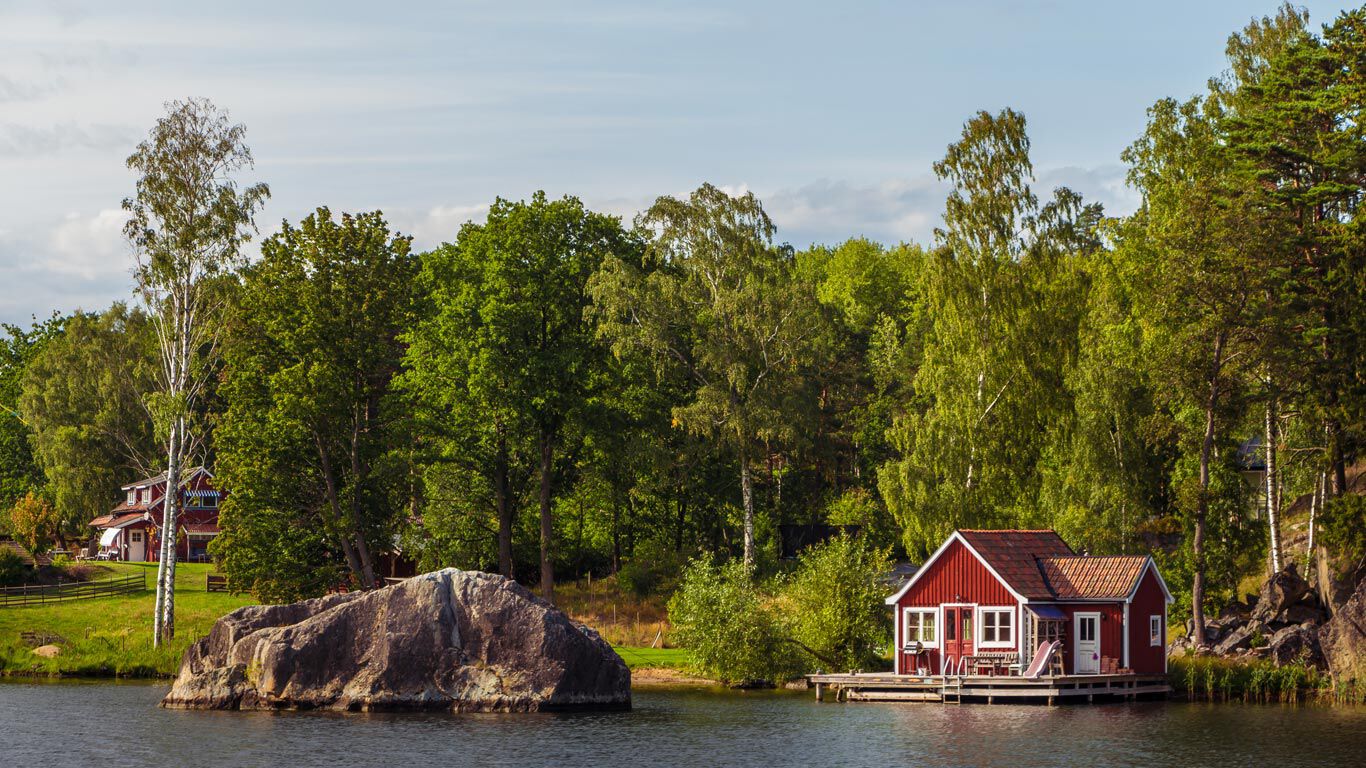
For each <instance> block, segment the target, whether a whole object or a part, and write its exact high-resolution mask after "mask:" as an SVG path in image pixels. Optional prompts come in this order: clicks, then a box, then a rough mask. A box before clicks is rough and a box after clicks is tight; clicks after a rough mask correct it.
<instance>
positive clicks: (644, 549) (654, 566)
mask: <svg viewBox="0 0 1366 768" xmlns="http://www.w3.org/2000/svg"><path fill="white" fill-rule="evenodd" d="M687 563H688V558H687V556H686V555H684V554H682V553H681V552H678V551H676V550H674V548H673V547H671V546H668V545H666V544H658V543H654V542H651V543H649V544H645V545H643V546H640V547H637V548H636V551H635V554H633V555H632V556H631V559H630V560H628V561H627V562H626V563H625V564H624V565H622V566H621V570H620V571H617V583H619V584H620V585H621V587H622V589H625V590H626V591H627V592H630V593H632V594H634V595H635V596H636V597H649V596H650V595H661V594H669V593H670V592H673V591H674V590H675V589H677V588H678V579H679V576H680V575H681V574H682V571H683V568H684V566H685V565H687Z"/></svg>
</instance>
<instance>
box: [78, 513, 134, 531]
mask: <svg viewBox="0 0 1366 768" xmlns="http://www.w3.org/2000/svg"><path fill="white" fill-rule="evenodd" d="M142 514H143V513H141V512H114V513H112V514H108V515H100V516H99V517H97V518H95V519H94V520H91V521H90V525H91V526H92V527H94V528H118V527H119V526H122V525H124V524H126V523H131V522H133V521H135V520H140V519H142Z"/></svg>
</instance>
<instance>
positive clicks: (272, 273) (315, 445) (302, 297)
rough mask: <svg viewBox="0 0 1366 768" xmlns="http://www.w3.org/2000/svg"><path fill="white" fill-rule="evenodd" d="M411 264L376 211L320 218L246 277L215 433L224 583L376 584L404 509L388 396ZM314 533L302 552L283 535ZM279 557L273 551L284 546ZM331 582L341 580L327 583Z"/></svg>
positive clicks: (392, 401) (404, 426) (278, 243)
mask: <svg viewBox="0 0 1366 768" xmlns="http://www.w3.org/2000/svg"><path fill="white" fill-rule="evenodd" d="M416 273H417V264H416V259H414V258H413V257H412V256H410V255H409V240H408V238H406V237H402V236H398V235H393V234H391V233H390V231H389V228H388V226H387V225H386V224H385V222H384V219H383V217H382V216H381V215H380V214H379V213H378V212H372V213H362V214H358V215H350V214H342V216H341V217H340V220H339V221H338V220H337V219H335V218H334V217H333V215H332V212H331V211H329V210H328V209H327V208H319V209H318V210H317V211H316V212H314V213H313V214H310V215H309V216H308V217H307V218H305V219H304V220H303V221H302V222H300V223H299V225H298V226H297V227H295V226H292V225H290V224H289V223H287V222H286V223H284V224H282V227H281V230H280V232H278V233H277V234H275V235H272V236H271V237H269V238H267V239H266V240H265V242H263V243H262V244H261V260H260V261H259V262H258V263H255V264H253V265H251V266H250V267H248V268H247V269H246V270H245V271H244V272H243V281H242V288H241V291H240V295H239V300H238V306H237V308H236V311H235V312H234V319H233V323H232V333H231V334H230V335H229V336H228V344H227V345H226V347H225V368H224V372H223V390H224V394H225V396H226V398H227V400H228V403H229V406H228V410H227V412H226V413H225V414H224V415H223V423H222V426H221V428H220V430H219V433H218V434H219V443H220V446H219V466H220V473H219V474H220V477H221V478H222V480H223V484H224V488H225V490H226V491H228V494H229V495H228V499H227V500H226V501H225V503H224V508H223V512H222V522H221V526H222V528H223V535H222V537H220V538H221V542H215V547H214V551H215V554H216V555H217V556H219V557H220V558H221V560H222V562H223V567H224V570H225V572H226V573H227V575H228V577H229V578H230V579H232V580H234V581H235V582H236V583H239V584H243V585H251V586H252V589H253V590H254V591H257V592H260V593H268V594H295V593H308V592H316V591H317V590H318V589H319V588H320V587H327V586H332V584H329V583H327V579H326V577H327V576H328V575H329V574H332V573H334V572H335V570H334V569H333V568H332V566H333V565H334V563H333V562H331V561H330V558H328V549H329V548H330V549H331V551H332V552H340V553H341V559H342V561H343V562H344V564H345V568H346V569H347V572H349V575H350V579H351V582H352V583H353V584H356V585H358V586H360V587H361V588H365V589H369V588H372V587H375V586H376V585H377V584H379V582H380V579H379V574H378V573H377V571H376V562H375V561H376V557H377V554H378V552H377V550H378V549H379V547H380V546H382V545H384V544H385V543H386V542H388V541H390V540H391V539H392V532H393V531H394V529H395V527H396V525H395V518H396V516H397V515H398V514H399V513H400V512H401V511H402V510H403V509H404V508H405V507H404V503H403V502H404V499H405V498H406V497H405V496H404V494H403V490H402V489H403V486H404V484H405V483H406V481H407V474H406V469H405V467H404V465H403V456H402V452H401V451H400V452H397V453H396V452H395V451H394V450H393V449H395V448H401V447H402V446H404V445H406V444H407V442H408V440H409V437H408V414H407V408H406V406H405V405H404V404H403V402H402V401H401V400H400V399H399V398H398V397H396V395H395V393H394V386H393V380H394V377H395V376H396V375H397V374H398V371H399V367H400V364H401V361H402V356H403V345H402V343H401V342H400V340H399V335H400V334H401V333H402V332H403V330H404V329H405V328H407V327H409V325H410V324H411V323H412V320H413V299H412V296H413V282H414V278H415V276H416ZM289 528H295V529H299V530H307V529H310V528H316V529H317V530H319V531H321V532H322V536H321V537H311V538H310V537H304V538H305V540H306V541H305V542H304V543H305V544H307V546H303V547H301V548H295V547H294V546H292V545H290V546H282V545H280V544H279V543H278V541H276V540H273V538H272V537H273V535H275V534H278V533H279V532H280V531H281V530H282V529H283V530H288V529H289ZM277 548H278V549H277ZM333 584H335V582H333Z"/></svg>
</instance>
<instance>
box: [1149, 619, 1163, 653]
mask: <svg viewBox="0 0 1366 768" xmlns="http://www.w3.org/2000/svg"><path fill="white" fill-rule="evenodd" d="M1148 645H1155V646H1157V647H1159V648H1160V647H1162V617H1161V616H1149V617H1148Z"/></svg>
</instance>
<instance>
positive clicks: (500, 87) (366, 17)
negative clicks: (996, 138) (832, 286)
mask: <svg viewBox="0 0 1366 768" xmlns="http://www.w3.org/2000/svg"><path fill="white" fill-rule="evenodd" d="M188 5H190V4H187V3H159V4H158V3H144V2H137V1H136V0H120V2H118V3H85V2H74V1H73V2H66V1H63V0H49V1H48V2H25V1H24V0H0V321H4V322H27V320H28V318H29V316H30V315H33V314H38V315H40V316H42V315H46V314H47V313H48V312H50V311H51V310H53V309H57V310H62V311H70V310H72V309H76V308H85V309H101V308H103V307H105V306H107V305H108V304H109V303H110V302H112V301H114V300H116V299H123V298H127V297H128V296H129V295H130V279H129V270H130V268H131V264H132V261H131V255H130V253H129V251H128V249H127V246H126V245H125V244H124V243H123V241H122V239H121V236H120V226H121V223H122V214H121V213H120V211H119V202H120V200H122V198H123V197H124V196H126V195H128V194H129V193H130V192H131V191H132V186H133V178H132V176H131V175H130V173H129V172H128V171H127V170H126V168H125V167H124V164H123V160H124V158H126V157H127V155H128V154H129V152H130V151H131V149H132V147H133V146H134V145H135V144H136V143H137V142H138V141H139V139H140V138H141V137H142V136H143V135H145V134H146V132H147V130H148V128H149V127H150V126H151V125H152V123H153V122H155V120H156V118H157V117H158V116H159V115H160V114H161V113H162V112H163V108H162V104H163V102H165V101H167V100H169V99H174V98H183V97H186V96H206V97H208V98H210V99H212V100H213V101H214V102H215V103H217V104H218V105H219V106H220V107H223V108H226V109H228V110H229V111H230V112H231V115H232V117H233V119H234V120H236V121H239V122H243V123H245V124H246V125H247V128H248V134H247V137H248V143H249V144H250V145H251V147H252V149H253V151H254V153H255V155H256V169H255V172H254V173H253V174H252V175H251V176H250V177H247V178H248V179H250V180H257V179H259V180H264V181H266V182H268V183H269V184H270V185H271V188H272V191H273V198H272V200H271V202H270V203H269V205H268V206H267V208H266V210H265V212H264V214H263V215H262V216H261V217H260V219H259V223H260V225H261V227H262V229H263V231H264V232H269V231H271V230H273V229H275V228H276V227H277V226H278V222H279V221H280V220H281V219H282V218H287V219H290V220H295V219H298V218H300V217H301V216H303V215H305V214H306V213H308V212H309V211H310V210H312V209H313V208H314V207H316V206H318V205H324V204H325V205H328V206H330V207H331V208H332V209H333V210H334V211H338V210H369V209H374V208H379V209H382V210H383V211H385V213H386V215H387V216H388V218H389V220H390V222H391V224H392V225H394V226H395V227H396V228H398V229H400V230H401V231H403V232H405V233H408V234H412V235H414V237H415V238H416V245H417V246H418V247H419V248H425V247H430V246H432V245H436V244H438V243H440V242H442V241H443V240H448V239H450V238H452V237H453V236H454V234H455V232H456V230H457V229H458V227H459V226H460V224H461V223H462V222H464V221H466V220H468V219H470V218H479V217H481V216H482V212H483V210H484V207H485V206H486V205H487V204H488V202H489V201H491V200H492V199H493V198H494V197H495V196H502V197H508V198H521V197H526V196H528V195H530V194H531V193H532V192H534V191H535V190H537V189H545V190H546V191H547V192H548V193H550V194H551V195H561V194H575V195H578V196H579V197H581V198H582V199H583V200H584V201H585V202H586V203H587V204H588V205H589V206H590V207H593V208H596V209H599V210H604V211H608V212H611V213H615V214H618V215H621V216H624V217H626V218H628V219H629V218H630V217H631V216H632V215H633V214H634V213H635V212H636V211H638V210H640V209H641V208H642V207H644V206H646V205H648V204H649V202H650V201H651V200H653V199H654V197H656V196H658V195H661V194H685V193H687V192H688V191H689V190H691V189H693V188H695V187H696V186H697V185H698V184H699V183H701V182H703V181H710V182H712V183H714V184H717V185H720V186H723V187H725V188H728V189H732V190H740V189H748V190H753V191H754V192H755V193H757V194H758V195H759V196H760V197H761V198H762V199H763V200H764V201H765V205H766V207H767V208H768V210H769V212H770V214H771V215H772V216H773V218H774V220H775V221H776V223H777V224H778V226H779V238H780V239H782V240H785V241H788V242H791V243H793V244H794V245H797V246H799V247H804V246H806V245H808V244H810V243H812V242H837V241H840V240H843V239H845V238H847V237H849V236H852V235H866V236H868V237H873V238H876V239H880V240H884V241H888V242H895V241H898V240H910V239H913V240H920V241H928V240H929V239H930V237H931V232H932V230H933V228H934V226H935V224H936V223H937V221H938V219H939V216H940V212H941V209H942V204H943V195H944V190H943V189H942V188H941V187H940V186H939V184H938V183H937V182H936V181H935V180H934V178H933V176H932V174H931V172H930V165H931V163H933V162H934V160H936V159H938V158H939V157H940V156H941V155H942V154H943V151H944V148H945V146H947V145H948V144H949V143H950V142H952V141H953V140H954V139H955V138H956V137H957V135H958V133H959V131H960V130H961V126H962V123H963V121H964V120H965V119H966V118H967V117H968V116H970V115H971V114H972V113H973V112H975V111H976V110H979V109H989V110H993V111H995V110H998V109H1000V108H1002V107H1005V106H1011V107H1014V108H1016V109H1018V110H1021V111H1022V112H1024V113H1025V115H1026V116H1027V117H1028V119H1029V124H1030V134H1031V137H1032V139H1033V149H1034V162H1035V170H1036V176H1037V177H1038V178H1037V185H1036V186H1037V187H1038V188H1039V189H1040V190H1045V189H1048V188H1051V187H1054V186H1057V185H1060V184H1066V185H1068V186H1071V187H1073V188H1074V189H1077V190H1078V191H1079V192H1081V193H1082V194H1083V195H1085V196H1086V197H1087V198H1090V199H1095V200H1099V201H1101V202H1103V203H1105V205H1106V207H1107V209H1109V210H1110V211H1111V212H1115V213H1123V212H1127V211H1129V210H1132V208H1133V206H1134V204H1135V197H1134V195H1133V194H1132V192H1131V191H1129V190H1127V189H1126V188H1125V187H1124V184H1123V173H1124V169H1123V167H1122V165H1121V163H1120V161H1119V153H1120V151H1121V150H1122V149H1123V148H1124V147H1125V146H1126V145H1127V144H1129V143H1130V142H1131V141H1132V140H1133V139H1134V138H1135V137H1136V136H1137V135H1138V133H1139V132H1140V131H1141V130H1142V128H1143V124H1144V110H1145V109H1146V108H1147V107H1148V106H1149V105H1150V104H1151V103H1152V102H1153V101H1155V100H1156V99H1158V98H1161V97H1163V96H1168V95H1173V96H1187V95H1190V94H1193V93H1195V92H1197V91H1199V90H1200V89H1201V88H1202V87H1203V85H1204V83H1205V81H1206V79H1207V78H1208V77H1210V76H1211V75H1214V74H1216V73H1218V72H1219V71H1221V70H1222V69H1223V66H1224V65H1223V47H1224V41H1225V40H1226V39H1227V37H1228V35H1229V34H1230V33H1231V32H1233V31H1234V30H1236V29H1240V28H1241V27H1242V26H1243V25H1245V24H1246V23H1247V22H1248V20H1249V19H1251V18H1252V17H1253V16H1255V15H1264V14H1267V13H1270V12H1272V11H1274V9H1275V6H1274V4H1272V3H1271V2H1265V3H1246V2H1241V3H1239V2H1216V1H1214V0H1201V1H1200V2H1191V1H1190V0H1186V1H1185V2H1167V0H1150V1H1149V2H1144V3H1118V2H1115V3H1110V2H1095V1H1094V0H1092V1H1091V2H1062V1H1055V2H1048V1H1047V0H1040V1H1039V2H1031V3H1023V2H1021V3H1008V2H987V1H985V0H982V1H973V2H968V1H959V2H942V0H941V1H939V2H921V1H920V0H903V1H902V2H855V1H853V0H845V1H844V2H838V3H835V2H822V3H806V2H797V1H789V2H772V3H770V2H740V1H739V0H736V1H735V2H716V3H713V2H691V3H681V2H653V3H649V2H640V0H636V1H635V2H615V1H614V2H587V1H584V2H577V3H569V2H514V1H512V0H505V1H504V2H444V3H438V2H430V3H419V2H389V3H375V2H373V0H371V1H370V2H364V3H359V2H356V3H353V2H345V1H342V0H332V1H331V2H325V3H314V2H294V1H292V0H276V1H275V2H254V1H251V0H247V1H239V2H234V3H232V4H228V5H224V4H213V5H210V6H206V7H205V8H204V9H202V10H201V9H190V8H187V7H186V6H188ZM1307 5H1308V7H1309V9H1310V12H1311V18H1312V22H1313V23H1315V24H1318V23H1322V22H1326V21H1329V20H1330V19H1331V18H1333V17H1334V16H1336V15H1337V13H1338V12H1339V10H1340V9H1341V8H1342V7H1343V6H1342V5H1341V4H1340V3H1308V4H1307Z"/></svg>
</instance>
